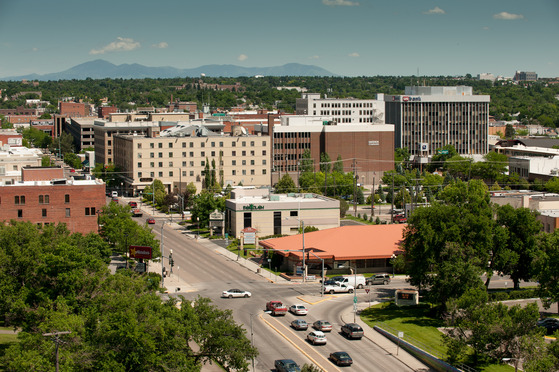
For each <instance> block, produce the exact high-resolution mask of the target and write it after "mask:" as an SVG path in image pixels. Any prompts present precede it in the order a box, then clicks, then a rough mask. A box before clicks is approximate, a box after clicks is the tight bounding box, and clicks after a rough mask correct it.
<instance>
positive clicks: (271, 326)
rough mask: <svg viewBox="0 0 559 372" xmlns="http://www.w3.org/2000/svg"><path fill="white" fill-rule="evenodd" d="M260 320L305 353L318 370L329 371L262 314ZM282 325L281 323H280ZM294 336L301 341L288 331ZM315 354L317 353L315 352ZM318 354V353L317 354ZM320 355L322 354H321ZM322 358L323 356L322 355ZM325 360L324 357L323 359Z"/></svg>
mask: <svg viewBox="0 0 559 372" xmlns="http://www.w3.org/2000/svg"><path fill="white" fill-rule="evenodd" d="M260 319H262V320H263V321H264V322H266V324H268V325H269V326H270V328H272V329H273V330H274V331H276V332H277V333H279V334H280V336H281V337H283V338H285V339H286V340H287V341H288V342H289V343H290V344H291V345H293V346H294V347H295V348H296V349H297V350H299V351H300V352H301V353H303V355H305V356H306V357H307V358H309V360H311V361H312V362H313V363H314V364H315V365H316V366H317V367H318V368H320V369H321V370H323V371H326V372H327V371H328V369H326V368H324V367H323V366H322V365H321V364H320V363H318V362H317V361H316V360H315V359H314V358H313V357H311V356H310V355H309V354H308V353H307V352H306V351H304V350H303V349H302V348H300V347H299V346H297V345H296V344H295V342H294V341H293V340H291V339H290V338H289V337H287V336H286V335H285V334H283V333H282V332H281V331H280V330H279V329H278V328H276V327H275V326H274V325H273V324H272V323H270V322H269V321H267V320H266V319H264V318H263V317H262V314H260ZM278 323H279V321H278ZM279 324H281V323H279ZM281 325H282V326H283V327H285V328H286V329H288V328H287V327H286V326H285V325H284V324H281ZM288 330H289V331H290V332H291V333H292V334H293V335H295V336H296V337H297V339H299V337H298V336H297V335H296V334H295V333H293V331H292V330H291V329H288ZM303 342H307V341H305V340H303ZM315 352H317V351H316V350H315ZM317 353H318V352H317ZM319 355H320V354H319ZM320 356H321V357H322V355H320ZM323 358H324V357H323ZM335 370H336V371H338V372H341V371H340V369H339V368H336V367H335Z"/></svg>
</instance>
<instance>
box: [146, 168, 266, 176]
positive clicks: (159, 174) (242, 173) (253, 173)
mask: <svg viewBox="0 0 559 372" xmlns="http://www.w3.org/2000/svg"><path fill="white" fill-rule="evenodd" d="M249 173H250V175H251V176H255V175H256V170H254V169H250V171H249ZM168 174H169V177H173V176H174V172H173V171H169V173H168ZM146 175H147V172H138V178H143V177H146ZM231 175H232V176H237V175H243V176H246V175H247V170H246V169H242V170H241V172H240V173H237V170H236V169H233V170H231ZM262 175H266V169H262ZM182 176H183V177H186V176H187V171H182ZM188 176H189V177H195V174H194V171H189V173H188ZM149 177H151V178H154V177H155V172H149ZM157 177H165V176H164V172H163V171H159V172H157ZM197 177H199V175H198V176H197Z"/></svg>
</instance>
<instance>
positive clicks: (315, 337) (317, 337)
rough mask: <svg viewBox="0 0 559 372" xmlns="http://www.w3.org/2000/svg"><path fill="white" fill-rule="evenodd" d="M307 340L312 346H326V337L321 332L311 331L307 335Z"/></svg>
mask: <svg viewBox="0 0 559 372" xmlns="http://www.w3.org/2000/svg"><path fill="white" fill-rule="evenodd" d="M307 340H308V341H309V342H310V343H311V344H313V345H326V335H325V334H324V332H322V331H312V332H311V333H309V334H308V335H307Z"/></svg>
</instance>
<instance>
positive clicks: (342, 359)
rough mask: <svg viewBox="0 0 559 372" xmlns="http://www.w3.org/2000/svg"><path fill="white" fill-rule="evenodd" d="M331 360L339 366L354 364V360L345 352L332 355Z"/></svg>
mask: <svg viewBox="0 0 559 372" xmlns="http://www.w3.org/2000/svg"><path fill="white" fill-rule="evenodd" d="M330 360H331V361H332V362H334V363H336V365H337V366H350V365H351V364H352V363H353V359H351V357H350V356H349V354H348V353H346V352H345V351H336V352H334V353H330Z"/></svg>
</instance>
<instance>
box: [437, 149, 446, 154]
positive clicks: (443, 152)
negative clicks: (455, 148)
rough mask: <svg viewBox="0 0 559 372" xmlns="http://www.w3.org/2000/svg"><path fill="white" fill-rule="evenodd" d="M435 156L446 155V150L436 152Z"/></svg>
mask: <svg viewBox="0 0 559 372" xmlns="http://www.w3.org/2000/svg"><path fill="white" fill-rule="evenodd" d="M437 154H442V155H448V150H437Z"/></svg>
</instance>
